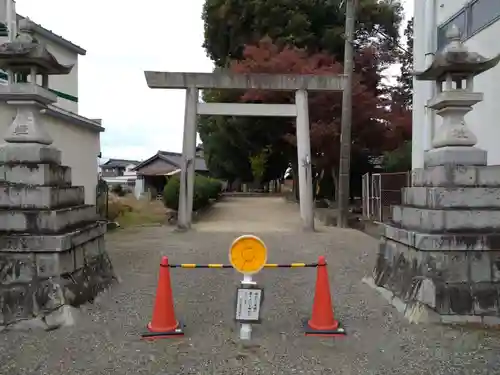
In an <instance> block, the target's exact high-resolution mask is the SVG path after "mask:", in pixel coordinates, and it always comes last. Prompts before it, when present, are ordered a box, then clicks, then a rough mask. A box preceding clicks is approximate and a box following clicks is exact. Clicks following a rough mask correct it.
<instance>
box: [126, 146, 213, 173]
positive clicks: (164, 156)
mask: <svg viewBox="0 0 500 375" xmlns="http://www.w3.org/2000/svg"><path fill="white" fill-rule="evenodd" d="M156 159H161V160H164V161H166V162H167V163H169V164H171V165H173V166H174V167H177V168H182V154H181V153H178V152H170V151H158V152H157V153H156V154H155V155H153V156H152V157H150V158H149V159H147V160H144V161H143V162H142V163H140V164H139V165H137V166H136V167H135V168H134V169H133V170H134V171H138V170H139V169H141V168H144V167H145V166H146V165H148V164H150V163H151V162H153V161H154V160H156ZM194 169H195V170H196V171H208V168H207V165H206V163H205V159H204V158H203V157H200V156H197V157H196V158H195V162H194Z"/></svg>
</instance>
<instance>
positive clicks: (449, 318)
mask: <svg viewBox="0 0 500 375" xmlns="http://www.w3.org/2000/svg"><path fill="white" fill-rule="evenodd" d="M481 322H482V319H481V317H480V316H475V315H442V316H441V323H443V324H467V323H477V324H480V323H481Z"/></svg>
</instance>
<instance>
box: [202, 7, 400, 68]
mask: <svg viewBox="0 0 500 375" xmlns="http://www.w3.org/2000/svg"><path fill="white" fill-rule="evenodd" d="M342 4H344V7H342ZM402 15H403V7H402V6H401V3H400V2H399V1H394V0H382V1H380V0H360V1H359V7H358V15H357V25H356V30H357V31H356V45H357V46H361V45H366V44H367V43H369V44H370V45H372V44H373V43H374V42H375V40H374V37H375V39H379V42H381V43H389V44H390V43H394V42H397V40H398V38H399V26H400V23H401V20H402ZM202 18H203V21H204V23H205V42H204V44H203V46H204V47H205V49H206V51H207V54H208V56H209V57H210V58H211V59H212V60H213V61H214V62H215V64H216V66H220V67H227V66H229V63H230V61H231V60H239V59H241V58H242V57H243V50H244V48H245V45H252V44H257V43H258V42H259V41H260V40H261V39H262V38H263V37H265V36H268V37H269V38H271V40H272V41H273V42H274V43H276V45H278V46H284V45H291V46H295V47H299V48H305V49H307V50H308V51H309V53H311V54H314V53H318V52H322V51H326V52H328V53H329V54H332V55H334V56H336V57H341V56H343V55H344V38H343V33H344V23H345V1H342V0H322V1H320V0H315V1H311V0H274V1H269V0H252V1H241V0H206V1H205V5H204V7H203V16H202ZM380 33H382V34H383V35H384V36H385V37H384V38H377V36H378V35H379V34H380Z"/></svg>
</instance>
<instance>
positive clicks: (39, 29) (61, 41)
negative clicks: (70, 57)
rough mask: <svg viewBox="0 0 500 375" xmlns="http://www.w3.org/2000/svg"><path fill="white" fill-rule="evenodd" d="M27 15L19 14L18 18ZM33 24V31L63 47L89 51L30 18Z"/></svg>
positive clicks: (77, 51) (82, 52)
mask: <svg viewBox="0 0 500 375" xmlns="http://www.w3.org/2000/svg"><path fill="white" fill-rule="evenodd" d="M26 18H27V17H24V16H21V15H20V14H18V15H17V20H18V21H20V20H23V19H26ZM30 22H31V24H32V25H33V31H34V32H35V33H37V34H38V35H40V36H42V37H44V38H45V39H48V40H50V41H51V42H54V43H55V44H58V45H60V46H61V47H65V48H66V49H68V50H70V51H73V52H76V53H78V54H79V55H86V54H87V51H85V50H84V49H83V48H82V47H80V46H77V45H76V44H74V43H72V42H70V41H69V40H67V39H65V38H63V37H62V36H60V35H57V34H56V33H54V32H53V31H52V30H48V29H46V28H45V27H43V26H42V25H40V24H38V23H36V22H33V21H32V20H31V19H30Z"/></svg>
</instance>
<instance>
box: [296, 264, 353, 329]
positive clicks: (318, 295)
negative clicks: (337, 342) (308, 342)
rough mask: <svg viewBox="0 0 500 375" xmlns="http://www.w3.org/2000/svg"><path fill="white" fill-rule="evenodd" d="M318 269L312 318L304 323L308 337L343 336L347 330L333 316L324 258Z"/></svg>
mask: <svg viewBox="0 0 500 375" xmlns="http://www.w3.org/2000/svg"><path fill="white" fill-rule="evenodd" d="M317 268H318V270H317V276H316V291H315V293H314V303H313V309H312V317H311V319H310V320H309V321H305V322H304V329H305V334H306V336H343V335H345V334H346V333H345V330H344V328H343V327H342V326H341V325H340V323H339V322H338V321H337V320H335V318H334V315H333V308H332V297H331V295H330V282H329V281H328V270H327V268H326V261H325V257H324V256H320V257H319V258H318V267H317Z"/></svg>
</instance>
